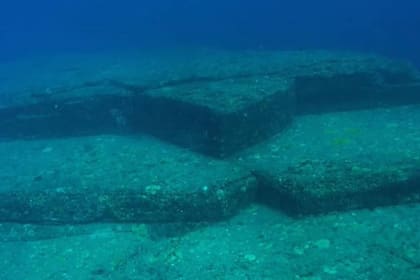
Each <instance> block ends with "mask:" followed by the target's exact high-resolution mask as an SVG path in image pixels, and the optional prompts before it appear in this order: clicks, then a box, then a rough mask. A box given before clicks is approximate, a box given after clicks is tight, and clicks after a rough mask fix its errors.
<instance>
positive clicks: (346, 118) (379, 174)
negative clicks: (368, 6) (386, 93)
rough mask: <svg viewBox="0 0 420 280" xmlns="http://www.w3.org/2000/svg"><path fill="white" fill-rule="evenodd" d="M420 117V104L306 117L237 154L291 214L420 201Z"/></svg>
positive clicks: (263, 190)
mask: <svg viewBox="0 0 420 280" xmlns="http://www.w3.org/2000/svg"><path fill="white" fill-rule="evenodd" d="M419 123H420V106H418V105H417V106H406V107H398V108H390V109H376V110H365V111H357V112H339V113H329V114H323V115H308V116H302V117H298V118H296V120H295V122H294V124H293V125H292V126H291V127H290V129H289V130H288V131H286V132H285V133H284V134H279V135H277V136H276V137H274V138H272V139H270V140H269V141H267V142H265V143H263V144H259V145H257V146H255V147H252V148H250V149H248V150H247V151H244V152H243V153H241V154H240V155H238V157H237V158H236V160H237V162H238V163H240V164H242V165H244V166H247V167H248V168H250V169H251V170H253V172H254V174H255V175H256V176H257V178H258V179H259V183H260V193H259V197H260V199H261V200H263V201H265V202H267V203H271V204H272V205H273V206H275V207H279V208H281V209H282V210H285V211H287V212H289V213H291V214H319V213H324V212H329V211H335V210H349V209H355V208H374V207H377V206H384V205H392V204H400V203H410V202H419V201H420V183H419V182H420V129H419Z"/></svg>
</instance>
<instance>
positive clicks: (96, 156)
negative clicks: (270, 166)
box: [0, 136, 256, 224]
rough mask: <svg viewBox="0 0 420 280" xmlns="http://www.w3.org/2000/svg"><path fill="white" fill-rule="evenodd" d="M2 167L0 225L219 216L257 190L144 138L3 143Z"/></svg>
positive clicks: (220, 168) (213, 164) (226, 171)
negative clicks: (10, 223) (8, 223)
mask: <svg viewBox="0 0 420 280" xmlns="http://www.w3.org/2000/svg"><path fill="white" fill-rule="evenodd" d="M0 165H1V166H2V168H0V181H1V186H0V222H17V223H39V224H74V223H93V222H147V223H157V222H184V221H185V222H195V221H215V220H220V219H223V218H227V217H230V216H231V215H233V214H234V213H236V212H237V211H238V210H239V209H241V208H242V207H243V206H245V205H247V204H248V203H249V202H250V201H251V200H253V198H254V191H255V188H256V180H255V178H254V177H253V176H252V175H251V174H250V173H249V172H247V171H246V170H244V169H242V168H238V167H235V166H232V165H231V164H228V163H226V162H222V161H219V160H215V159H209V158H207V157H204V156H201V155H196V154H194V153H191V152H189V151H187V150H184V149H180V148H178V147H176V146H173V145H168V144H163V143H161V142H159V141H158V140H156V139H152V138H148V137H144V136H137V137H134V136H132V137H120V136H96V137H79V138H69V139H59V140H34V141H20V140H19V141H10V142H1V143H0Z"/></svg>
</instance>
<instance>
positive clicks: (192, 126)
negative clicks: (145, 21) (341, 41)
mask: <svg viewBox="0 0 420 280" xmlns="http://www.w3.org/2000/svg"><path fill="white" fill-rule="evenodd" d="M0 79H1V80H2V82H1V84H0V100H1V102H0V103H1V105H0V106H1V107H0V120H1V121H0V137H6V138H10V137H52V136H68V135H71V136H74V135H86V134H88V135H95V134H100V133H130V132H133V131H135V132H138V131H142V132H147V133H150V134H152V135H154V136H157V137H160V138H162V139H164V140H166V141H170V142H172V143H176V144H178V145H181V146H184V147H188V148H190V149H192V150H195V151H198V152H201V153H204V154H208V155H211V156H216V157H227V156H229V155H232V154H234V153H236V152H238V151H240V150H241V149H243V148H245V147H249V146H251V145H253V144H255V143H258V142H260V141H262V140H265V139H267V138H269V137H270V136H273V135H275V134H276V133H278V132H280V131H282V130H283V129H284V128H285V127H287V125H288V124H289V123H290V120H291V118H292V117H293V115H294V112H295V111H297V113H298V114H307V113H313V112H326V111H340V110H349V109H361V108H372V107H383V106H393V105H402V104H411V103H418V102H420V86H419V84H420V82H419V81H420V78H419V74H418V72H417V71H416V70H415V69H414V68H413V67H411V66H410V65H408V64H405V63H401V62H398V61H391V60H387V59H384V58H381V57H377V56H371V55H359V54H350V53H330V52H222V51H197V50H193V51H182V52H168V53H163V52H156V53H125V54H121V53H120V54H118V53H114V54H109V53H108V54H100V55H98V54H96V55H85V56H83V55H80V56H73V57H71V56H68V57H56V58H49V59H44V60H42V59H40V60H38V61H37V60H34V61H30V62H25V63H23V62H22V63H21V64H13V65H3V66H2V67H0Z"/></svg>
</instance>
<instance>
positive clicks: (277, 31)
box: [0, 0, 420, 65]
mask: <svg viewBox="0 0 420 280" xmlns="http://www.w3.org/2000/svg"><path fill="white" fill-rule="evenodd" d="M419 30H420V1H414V0H408V1H404V0H401V1H396V0H370V1H369V0H353V1H336V0H335V1H333V0H324V1H322V0H320V1H311V0H306V1H305V0H294V1H281V0H277V1H275V0H260V1H252V0H224V1H222V0H212V1H204V0H184V1H182V0H154V1H153V0H149V1H145V0H143V1H138V0H137V1H135V0H123V1H103V0H90V1H84V0H83V1H82V0H72V1H70V0H62V1H51V0H48V1H30V0H26V1H19V0H17V1H8V3H6V1H2V4H1V9H0V43H1V44H0V58H1V59H3V60H4V59H10V58H14V57H20V56H23V55H28V54H29V55H30V54H32V53H39V52H43V53H49V52H61V51H69V50H70V51H80V50H82V51H83V50H100V49H107V50H109V49H113V48H118V49H121V48H161V47H164V48H166V47H172V46H181V47H183V46H191V45H194V46H197V45H198V46H210V47H223V48H239V49H244V48H246V49H249V48H252V49H255V48H259V49H313V48H317V49H319V48H322V49H345V50H357V51H368V52H376V53H380V54H385V55H388V56H392V57H400V58H405V59H409V60H411V61H413V62H415V63H416V64H417V65H420V35H419V34H420V31H419Z"/></svg>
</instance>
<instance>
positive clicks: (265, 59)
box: [0, 50, 419, 107]
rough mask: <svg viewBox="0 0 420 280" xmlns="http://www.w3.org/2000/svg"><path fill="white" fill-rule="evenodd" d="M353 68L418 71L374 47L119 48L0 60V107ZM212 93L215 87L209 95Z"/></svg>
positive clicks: (400, 73) (402, 76) (384, 76)
mask: <svg viewBox="0 0 420 280" xmlns="http://www.w3.org/2000/svg"><path fill="white" fill-rule="evenodd" d="M357 73H359V74H360V73H362V74H367V73H369V74H371V75H376V76H377V82H379V83H385V84H401V83H403V84H404V83H413V82H418V81H419V76H418V75H419V74H418V72H417V71H416V70H415V69H414V68H413V67H412V66H410V65H409V64H406V63H402V62H398V61H393V60H389V59H385V58H382V57H379V56H375V55H364V54H355V53H342V52H337V53H334V52H327V51H294V52H233V51H232V52H228V51H219V50H180V51H160V52H159V51H156V52H150V51H144V52H141V51H127V52H121V53H102V54H69V55H57V56H50V57H38V58H34V59H32V60H29V61H21V62H19V63H8V64H2V65H0V79H1V81H2V83H1V84H0V96H1V99H0V100H2V102H1V106H2V107H6V106H17V105H19V104H23V105H25V104H26V105H27V104H31V103H37V102H39V101H42V100H44V99H49V100H66V99H72V98H83V97H88V96H92V95H103V94H105V95H107V94H115V95H125V94H132V93H133V92H134V93H136V92H137V93H138V92H142V91H144V90H146V89H155V88H162V87H167V86H176V85H184V84H189V83H197V82H198V83H207V82H213V81H220V80H226V79H227V80H229V79H239V80H240V79H241V78H249V77H254V80H263V79H264V78H265V79H268V78H271V77H274V79H277V81H278V82H280V87H281V85H282V84H283V83H284V81H288V80H290V79H294V78H296V77H308V76H310V77H313V76H323V77H331V76H334V75H351V74H357ZM235 94H237V93H235ZM247 95H248V94H245V96H247ZM198 96H200V94H198ZM219 96H220V98H225V97H224V96H223V95H219ZM252 97H253V95H251V96H250V97H249V98H252ZM255 97H256V98H258V96H255ZM195 98H196V97H195V96H192V99H193V100H194V99H195ZM218 98H219V97H218V96H217V95H216V96H215V99H216V100H217V99H218Z"/></svg>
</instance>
